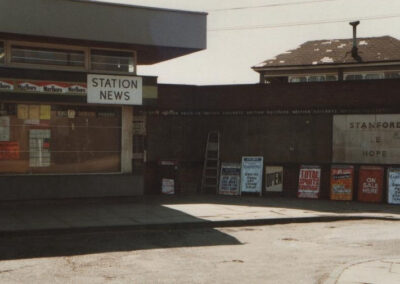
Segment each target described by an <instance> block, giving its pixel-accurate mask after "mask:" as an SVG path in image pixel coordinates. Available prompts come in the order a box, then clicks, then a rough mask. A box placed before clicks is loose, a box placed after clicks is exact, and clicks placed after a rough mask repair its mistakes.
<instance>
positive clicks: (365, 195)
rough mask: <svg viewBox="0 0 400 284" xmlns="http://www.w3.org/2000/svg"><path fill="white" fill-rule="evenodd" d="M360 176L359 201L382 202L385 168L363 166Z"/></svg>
mask: <svg viewBox="0 0 400 284" xmlns="http://www.w3.org/2000/svg"><path fill="white" fill-rule="evenodd" d="M358 176H359V179H358V200H359V201H365V202H382V197H383V194H382V192H383V168H382V167H370V166H361V167H360V172H359V175H358Z"/></svg>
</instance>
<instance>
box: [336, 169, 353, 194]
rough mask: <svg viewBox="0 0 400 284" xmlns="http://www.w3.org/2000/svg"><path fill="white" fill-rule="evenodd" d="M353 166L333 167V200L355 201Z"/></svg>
mask: <svg viewBox="0 0 400 284" xmlns="http://www.w3.org/2000/svg"><path fill="white" fill-rule="evenodd" d="M353 177H354V167H353V166H332V168H331V200H352V199H353Z"/></svg>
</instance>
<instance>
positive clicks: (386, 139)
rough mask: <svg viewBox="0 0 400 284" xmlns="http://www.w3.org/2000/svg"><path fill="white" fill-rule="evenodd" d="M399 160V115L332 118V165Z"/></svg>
mask: <svg viewBox="0 0 400 284" xmlns="http://www.w3.org/2000/svg"><path fill="white" fill-rule="evenodd" d="M399 160H400V114H379V115H335V116H334V117H333V162H334V163H367V164H396V163H398V161H399Z"/></svg>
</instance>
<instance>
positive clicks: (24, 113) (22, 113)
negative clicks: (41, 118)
mask: <svg viewBox="0 0 400 284" xmlns="http://www.w3.org/2000/svg"><path fill="white" fill-rule="evenodd" d="M17 118H18V119H28V118H29V106H28V105H18V106H17Z"/></svg>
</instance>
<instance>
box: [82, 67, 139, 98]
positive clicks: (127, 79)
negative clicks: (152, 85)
mask: <svg viewBox="0 0 400 284" xmlns="http://www.w3.org/2000/svg"><path fill="white" fill-rule="evenodd" d="M142 90H143V86H142V78H141V77H136V76H114V75H112V76H111V75H99V74H88V76H87V102H88V103H95V104H116V105H142V103H143V91H142Z"/></svg>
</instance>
